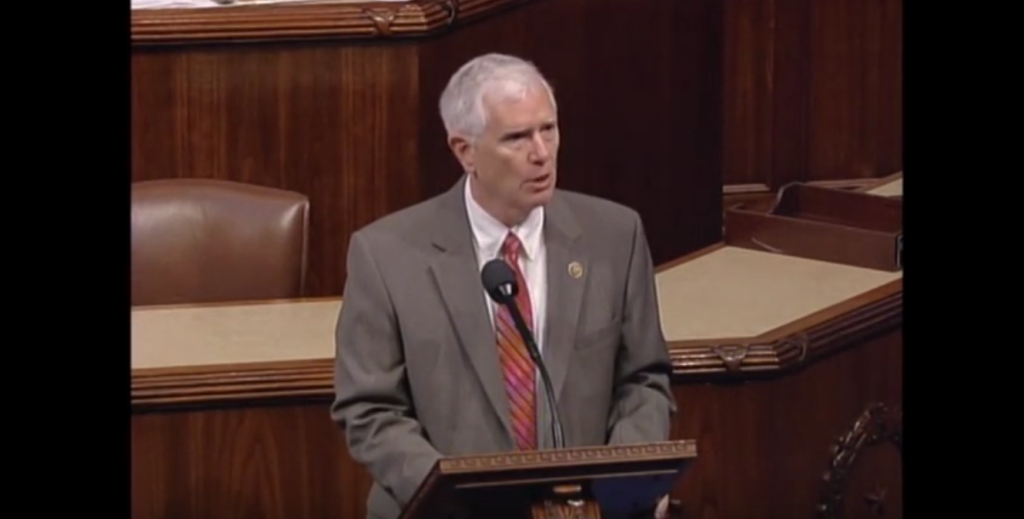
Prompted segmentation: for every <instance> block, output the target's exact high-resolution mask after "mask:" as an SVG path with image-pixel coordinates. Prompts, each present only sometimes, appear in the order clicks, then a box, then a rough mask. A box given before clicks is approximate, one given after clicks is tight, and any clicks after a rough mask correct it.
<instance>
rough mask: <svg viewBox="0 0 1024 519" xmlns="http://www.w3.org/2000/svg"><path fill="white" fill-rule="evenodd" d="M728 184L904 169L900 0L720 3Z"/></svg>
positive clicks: (756, 185) (765, 186)
mask: <svg viewBox="0 0 1024 519" xmlns="http://www.w3.org/2000/svg"><path fill="white" fill-rule="evenodd" d="M723 9H724V16H723V23H724V43H723V45H724V51H723V56H724V65H723V88H724V103H723V123H722V124H723V131H724V136H723V156H722V168H723V169H722V178H723V183H724V185H725V186H727V187H728V186H734V187H733V188H732V189H733V191H734V192H735V191H738V190H746V191H748V192H749V191H751V190H754V191H758V190H763V191H765V192H767V191H774V190H775V189H777V188H778V187H780V186H782V185H784V184H787V183H789V182H793V181H798V180H799V181H811V180H845V179H862V178H870V177H880V176H884V175H888V174H890V173H892V172H894V171H899V170H902V169H903V0H829V1H827V2H820V1H813V0H737V1H732V2H724V3H723Z"/></svg>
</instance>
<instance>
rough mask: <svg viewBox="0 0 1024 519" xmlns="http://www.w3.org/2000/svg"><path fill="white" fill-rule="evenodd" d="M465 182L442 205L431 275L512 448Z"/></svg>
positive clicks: (509, 426) (458, 184) (434, 236)
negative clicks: (470, 223) (464, 196)
mask: <svg viewBox="0 0 1024 519" xmlns="http://www.w3.org/2000/svg"><path fill="white" fill-rule="evenodd" d="M464 182H465V177H463V180H462V181H461V182H458V183H457V184H456V186H455V187H453V188H452V189H451V190H450V191H449V192H448V193H447V194H445V195H444V196H443V197H442V198H441V200H440V204H439V206H438V210H439V212H438V214H439V218H438V219H437V227H436V229H435V230H434V232H433V244H434V246H435V247H436V248H437V249H439V251H440V254H438V255H437V257H436V258H435V260H434V261H433V262H432V264H431V272H432V273H433V275H434V280H435V281H436V282H437V288H438V290H439V291H440V293H441V297H442V298H443V299H444V303H445V306H446V307H447V309H448V315H449V318H450V319H451V321H452V325H453V326H454V327H455V331H456V333H457V334H458V337H459V342H460V344H461V345H462V348H463V350H464V351H465V352H466V356H467V357H468V358H469V360H470V362H471V363H472V364H473V367H474V369H475V370H476V374H477V376H478V377H479V379H480V384H481V385H482V386H483V388H484V391H485V393H486V394H487V397H488V398H489V399H490V401H491V404H492V405H493V406H494V410H495V411H496V413H497V415H498V419H499V420H500V421H501V423H502V425H503V426H504V428H505V433H506V438H507V440H508V442H509V444H510V445H511V442H512V437H513V436H512V424H511V422H510V419H509V406H508V400H507V397H506V395H505V388H504V385H503V383H502V380H503V379H502V375H501V368H500V366H499V363H498V350H497V347H496V345H495V344H496V341H497V339H496V338H495V335H494V328H493V327H492V326H491V320H490V316H488V315H487V311H488V308H489V306H488V304H487V300H486V294H485V293H484V291H483V287H482V285H481V284H480V274H479V272H480V269H479V266H478V264H477V259H476V253H475V252H474V249H473V238H472V232H473V231H472V229H471V228H470V226H469V218H468V217H467V216H466V211H465V200H464V198H463V189H464ZM453 405H454V403H453Z"/></svg>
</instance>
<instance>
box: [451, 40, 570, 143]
mask: <svg viewBox="0 0 1024 519" xmlns="http://www.w3.org/2000/svg"><path fill="white" fill-rule="evenodd" d="M537 85H541V86H543V87H544V88H545V90H546V91H547V94H548V98H549V99H550V100H551V106H553V107H555V109H556V110H557V109H558V105H556V104H555V95H554V91H553V90H552V88H551V85H550V84H548V81H547V80H546V79H545V78H544V76H543V75H542V74H541V73H540V71H539V70H538V69H537V67H536V66H534V64H533V63H530V62H529V61H526V60H523V59H520V58H517V57H515V56H509V55H506V54H494V53H492V54H485V55H483V56H479V57H477V58H474V59H472V60H471V61H469V62H468V63H466V64H465V65H463V66H462V67H461V68H459V70H458V71H456V72H455V74H453V75H452V77H451V79H450V80H449V81H448V86H446V87H445V89H444V92H442V93H441V100H440V109H441V120H442V121H443V122H444V127H445V130H447V131H448V135H449V136H452V135H456V134H458V135H463V136H465V137H467V138H469V139H470V140H475V139H476V138H477V137H479V136H480V135H481V134H482V133H483V131H484V128H485V127H486V126H487V111H486V110H485V109H484V96H485V95H491V96H500V97H499V99H510V98H515V97H518V96H522V95H523V93H524V92H525V91H526V89H528V88H530V87H532V86H537Z"/></svg>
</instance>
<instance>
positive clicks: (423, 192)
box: [131, 0, 722, 296]
mask: <svg viewBox="0 0 1024 519" xmlns="http://www.w3.org/2000/svg"><path fill="white" fill-rule="evenodd" d="M198 11H203V12H198ZM720 19H721V7H720V2H716V1H714V0H685V1H669V0H521V1H508V0H451V1H447V0H446V1H437V0H419V1H416V2H413V3H412V4H377V5H359V6H352V5H348V6H340V5H335V6H323V5H319V6H317V5H305V6H258V7H238V8H232V9H202V10H185V11H182V10H174V12H162V13H160V12H158V13H141V12H133V22H132V55H131V60H132V126H133V128H132V178H133V180H143V179H151V178H173V177H207V178H227V179H233V180H242V181H247V182H252V183H256V184H261V185H267V186H272V187H283V188H287V189H293V190H297V191H301V192H304V193H307V194H308V195H309V196H310V199H311V213H310V214H311V217H310V225H311V228H310V233H311V234H310V249H311V250H310V255H309V259H310V265H309V279H308V284H309V286H308V289H307V292H306V293H307V294H309V295H311V296H326V295H340V294H341V291H342V288H343V284H344V279H345V255H346V252H347V245H348V243H347V242H348V238H349V235H350V234H351V233H352V232H353V231H354V230H355V229H357V228H359V227H361V226H363V225H365V224H366V223H369V222H370V221H372V220H374V219H376V218H378V217H380V216H383V215H385V214H388V213H391V212H393V211H396V210H399V209H402V208H404V207H406V206H408V205H411V204H413V203H415V202H418V201H420V200H423V199H425V198H427V197H429V196H431V195H434V194H437V193H440V192H441V191H443V190H444V189H446V188H448V187H450V186H451V184H452V183H453V182H455V181H456V180H457V178H458V176H459V175H460V174H461V171H460V169H459V167H458V164H457V163H456V161H455V160H454V159H453V158H452V157H451V154H450V152H449V151H448V149H447V146H446V144H445V136H444V132H443V129H442V125H441V121H440V118H439V115H438V113H437V99H438V96H439V94H440V92H441V89H442V88H443V87H444V85H445V84H446V82H447V80H448V77H449V76H450V75H451V74H452V73H453V72H454V71H455V70H456V68H457V67H458V66H459V65H460V64H461V63H462V62H464V61H465V60H467V59H469V58H471V57H472V56H474V55H478V54H482V53H485V52H494V51H497V52H508V53H513V54H517V55H521V56H523V57H526V58H528V59H531V60H534V61H535V62H536V63H537V64H538V65H539V66H540V68H541V69H542V70H543V71H544V72H545V74H546V75H548V76H549V79H550V81H551V83H552V84H553V86H554V88H555V90H556V95H557V96H558V102H559V111H560V120H561V126H562V129H563V130H562V135H563V145H562V150H561V153H560V168H559V175H560V179H559V183H560V185H561V186H562V187H564V188H568V189H573V190H578V191H583V192H587V193H590V194H594V195H598V196H602V197H605V198H609V199H612V200H616V201H619V202H622V203H625V204H627V205H629V206H632V207H634V208H636V209H637V210H638V211H639V212H640V213H641V215H642V217H643V218H644V223H645V225H646V227H647V232H648V235H649V239H650V244H651V249H652V254H653V255H654V258H655V261H657V262H664V261H667V260H669V259H671V258H674V257H677V256H679V255H681V254H685V253H686V252H689V251H693V250H697V249H699V248H701V247H704V246H707V245H709V244H711V243H714V242H716V241H718V240H719V239H720V238H721V207H720V204H721V178H720V175H719V174H720V166H719V161H720V160H721V159H720V142H719V141H720V138H721V132H720V130H719V128H720V113H719V107H720V106H721V90H722V89H721V73H720V69H721V62H722V61H721V48H720V44H721V29H722V27H721V24H720V23H719V22H720ZM449 21H451V23H449ZM638 56H643V59H637V57H638Z"/></svg>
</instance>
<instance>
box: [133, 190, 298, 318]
mask: <svg viewBox="0 0 1024 519" xmlns="http://www.w3.org/2000/svg"><path fill="white" fill-rule="evenodd" d="M131 210H132V224H131V225H132V226H131V229H132V230H131V233H132V235H131V239H132V305H133V306H137V305H160V304H182V303H210V302H228V301H243V300H263V299H286V298H297V297H302V296H303V294H304V286H305V282H306V262H307V259H306V255H307V247H308V235H309V231H308V228H309V199H308V197H307V196H305V195H303V194H301V193H296V192H293V191H284V190H280V189H274V188H269V187H263V186H256V185H251V184H245V183H239V182H231V181H224V180H209V179H166V180H150V181H143V182H136V183H133V184H132V209H131Z"/></svg>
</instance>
